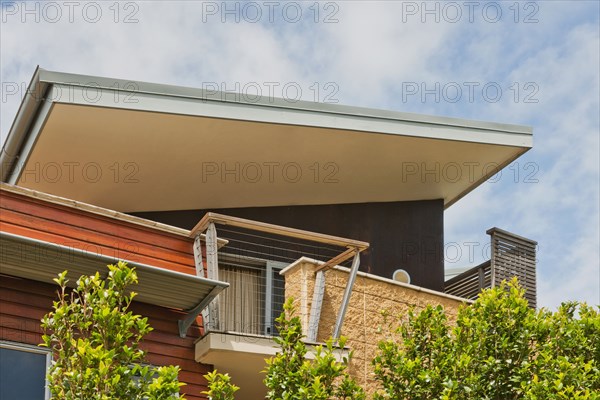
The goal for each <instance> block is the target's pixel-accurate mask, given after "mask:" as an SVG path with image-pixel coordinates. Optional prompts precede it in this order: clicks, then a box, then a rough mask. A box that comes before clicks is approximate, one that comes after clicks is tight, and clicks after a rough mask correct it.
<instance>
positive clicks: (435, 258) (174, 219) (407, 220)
mask: <svg viewBox="0 0 600 400" xmlns="http://www.w3.org/2000/svg"><path fill="white" fill-rule="evenodd" d="M207 211H214V212H219V213H222V214H227V215H232V216H236V217H241V218H247V219H252V220H256V221H262V222H268V223H272V224H278V225H284V226H289V227H293V228H298V229H305V230H309V231H314V232H320V233H327V234H330V235H337V236H342V237H346V238H350V239H357V240H363V241H366V242H369V243H370V244H371V247H370V249H369V250H367V251H366V252H365V253H364V254H363V256H362V257H361V270H363V271H366V272H369V273H373V274H376V275H379V276H383V277H386V278H391V277H392V274H393V272H394V271H395V270H396V269H398V268H402V269H404V270H406V271H408V273H409V274H410V275H411V283H413V284H415V285H418V286H423V287H426V288H430V289H433V290H440V291H441V290H443V288H444V262H443V240H444V233H443V229H444V226H443V224H444V220H443V213H444V205H443V201H442V200H428V201H410V202H391V203H364V204H338V205H316V206H289V207H256V208H234V209H212V210H188V211H167V212H146V213H136V215H137V216H140V217H142V218H147V219H150V220H154V221H158V222H163V223H166V224H169V225H174V226H178V227H181V228H185V229H191V228H192V227H194V225H195V224H196V223H197V222H198V221H199V220H200V218H202V216H203V215H204V214H205V213H206V212H207ZM218 229H219V227H218V226H217V231H218Z"/></svg>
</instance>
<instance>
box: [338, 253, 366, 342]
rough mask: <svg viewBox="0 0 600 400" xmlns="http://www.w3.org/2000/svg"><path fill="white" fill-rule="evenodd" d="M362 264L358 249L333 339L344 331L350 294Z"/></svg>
mask: <svg viewBox="0 0 600 400" xmlns="http://www.w3.org/2000/svg"><path fill="white" fill-rule="evenodd" d="M359 266H360V252H359V251H358V250H357V251H356V253H354V260H352V268H351V269H350V276H349V277H348V283H347V284H346V290H345V291H344V297H343V298H342V304H341V305H340V311H339V312H338V315H337V320H336V321H335V328H334V330H333V339H334V340H337V339H339V338H340V335H341V333H342V325H343V324H344V318H345V317H346V311H348V303H349V302H350V296H351V295H352V288H353V287H354V281H355V280H356V274H357V272H358V267H359Z"/></svg>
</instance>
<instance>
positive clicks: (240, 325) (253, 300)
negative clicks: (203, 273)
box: [219, 265, 265, 335]
mask: <svg viewBox="0 0 600 400" xmlns="http://www.w3.org/2000/svg"><path fill="white" fill-rule="evenodd" d="M219 280H222V281H225V282H228V283H229V288H228V289H227V290H225V291H223V292H222V293H221V294H220V295H219V317H220V328H221V330H223V331H230V332H240V333H249V334H256V335H263V334H264V331H263V329H264V322H263V320H264V312H265V308H264V300H263V298H264V293H265V292H264V278H263V274H262V271H260V270H257V269H252V268H242V267H233V266H226V265H220V266H219Z"/></svg>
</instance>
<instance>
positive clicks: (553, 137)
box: [0, 1, 600, 307]
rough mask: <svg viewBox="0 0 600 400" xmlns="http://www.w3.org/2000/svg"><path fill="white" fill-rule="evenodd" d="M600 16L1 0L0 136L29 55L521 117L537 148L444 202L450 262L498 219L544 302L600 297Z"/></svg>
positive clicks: (510, 6) (153, 74) (113, 72)
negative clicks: (528, 243)
mask: <svg viewBox="0 0 600 400" xmlns="http://www.w3.org/2000/svg"><path fill="white" fill-rule="evenodd" d="M599 14H600V10H599V3H598V2H597V1H564V2H563V1H539V2H533V1H522V2H515V1H506V2H479V1H473V2H461V1H459V2H438V1H430V2H422V1H416V2H412V1H405V2H392V1H369V2H367V1H337V2H314V1H309V2H294V1H289V2H277V1H274V2H262V1H259V2H245V3H242V2H227V3H223V2H221V1H218V2H210V1H209V2H200V1H184V2H161V1H146V2H128V1H122V2H113V1H108V2H104V1H102V2H100V1H98V2H71V3H69V2H61V1H57V2H53V1H51V2H36V1H28V2H7V1H2V16H1V17H2V20H1V28H0V29H1V31H0V68H1V70H0V80H1V82H2V88H1V90H2V93H1V94H2V102H1V107H2V108H1V111H0V135H1V139H2V141H3V140H4V139H5V138H6V135H7V134H8V130H9V128H10V124H11V123H12V120H13V118H14V115H15V112H16V110H17V108H18V105H19V103H20V99H21V96H22V94H23V93H22V89H18V90H17V91H16V92H15V87H18V88H22V87H23V86H24V85H26V84H27V82H28V81H29V79H30V77H31V75H32V73H33V71H34V69H35V66H36V65H38V64H39V65H40V66H42V67H43V68H46V69H52V70H58V71H64V72H74V73H82V74H87V75H102V76H110V77H115V78H123V79H132V80H142V81H150V82H160V83H168V84H178V85H184V86H195V87H211V88H212V87H215V85H216V86H219V87H221V88H225V89H228V90H231V89H236V88H239V89H241V90H242V91H243V90H246V91H247V92H248V93H252V90H257V88H259V89H258V90H261V91H262V93H263V95H267V94H268V93H269V92H268V91H269V88H273V89H272V90H273V94H274V95H275V96H276V97H286V96H288V97H292V96H296V94H295V92H293V91H292V92H288V93H286V92H284V90H283V88H288V89H289V88H292V89H294V90H295V91H296V92H297V91H298V89H299V94H298V95H301V97H302V98H303V99H305V100H318V101H328V102H329V101H331V102H339V103H342V104H349V105H356V106H366V107H374V108H385V109H391V110H396V111H406V112H417V113H425V114H435V115H447V116H453V117H460V118H469V119H477V120H486V121H497V122H504V123H514V124H522V125H529V126H532V127H533V129H534V149H533V150H531V151H530V152H528V153H527V154H526V155H524V156H523V157H521V158H520V159H519V160H518V161H517V162H516V163H513V164H512V165H511V166H510V168H508V169H505V170H504V171H503V173H502V175H501V176H499V177H496V179H494V182H488V183H485V184H484V185H482V186H481V187H479V188H478V189H477V190H475V191H474V192H473V193H471V194H470V195H469V196H467V197H466V198H464V199H462V200H461V201H460V202H458V203H457V204H455V205H454V206H452V207H451V208H450V209H448V210H447V212H446V216H445V231H446V237H445V240H446V243H447V247H446V248H447V250H448V254H446V265H447V267H448V268H454V267H462V266H467V265H475V264H477V263H479V262H481V261H483V260H484V259H485V258H486V257H487V256H488V255H487V254H485V252H484V251H483V250H484V244H485V243H488V241H489V239H488V237H487V235H486V234H485V231H486V230H487V229H488V228H490V227H492V226H498V227H500V228H503V229H506V230H510V231H513V232H516V233H518V234H520V235H522V236H526V237H530V238H533V239H535V240H537V241H538V242H539V252H538V257H539V261H538V276H539V279H538V303H539V304H540V305H542V306H548V307H555V306H556V305H558V304H559V303H560V302H561V301H564V300H586V301H588V302H590V303H595V304H600V267H599V259H600V254H599V247H600V238H599V226H600V213H599V189H600V188H599V186H600V183H599V182H600V176H599V169H600V165H599V164H600V161H599V153H600V140H599V137H600V133H599V132H600V121H599V114H600V98H599V97H600V84H599V71H600V60H599V58H600V55H599V51H600V50H599V49H600V32H599V30H600V28H599V26H600V19H599V18H600V17H599ZM244 88H245V89H244ZM470 89H472V92H470V91H469V90H470ZM459 94H460V96H459ZM472 243H475V244H472ZM457 248H458V249H460V253H461V254H460V255H459V254H457V253H456V249H457ZM470 248H473V249H474V252H473V255H472V257H471V255H470V254H469V249H470Z"/></svg>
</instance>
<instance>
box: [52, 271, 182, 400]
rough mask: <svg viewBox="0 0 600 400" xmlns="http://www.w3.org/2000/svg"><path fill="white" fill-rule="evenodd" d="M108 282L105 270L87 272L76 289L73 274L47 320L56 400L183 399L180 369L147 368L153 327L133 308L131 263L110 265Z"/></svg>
mask: <svg viewBox="0 0 600 400" xmlns="http://www.w3.org/2000/svg"><path fill="white" fill-rule="evenodd" d="M108 268H109V274H108V278H107V279H106V280H104V279H102V278H101V277H100V274H99V273H96V274H95V275H92V276H82V277H81V278H79V279H78V280H77V283H76V287H75V289H73V290H72V291H69V290H68V289H67V282H68V280H67V278H66V275H67V272H66V271H65V272H63V273H61V274H59V275H58V278H56V279H54V281H55V282H56V283H57V284H58V285H59V286H60V291H59V294H58V301H55V302H54V306H53V311H51V312H50V313H48V314H47V315H46V316H44V318H43V319H42V328H43V329H44V332H45V334H44V335H43V341H44V343H43V344H42V346H46V347H48V348H50V349H51V350H52V353H53V362H52V366H51V367H50V370H49V373H48V381H49V387H50V392H51V394H52V398H53V399H59V400H72V399H73V400H74V399H86V400H87V399H95V400H108V399H127V400H129V399H131V400H134V399H140V400H141V399H148V400H167V399H176V398H179V399H182V397H178V395H179V389H180V387H181V386H182V385H183V383H180V382H179V381H178V378H177V377H178V372H179V368H178V367H174V366H168V367H160V368H157V369H155V368H150V367H149V366H144V365H143V362H144V359H145V352H144V351H142V350H141V349H140V348H139V343H140V341H141V340H142V338H143V337H144V336H145V335H146V334H148V333H149V332H150V331H152V328H151V327H150V325H149V324H148V319H147V318H142V317H141V316H139V315H135V314H133V313H132V312H131V311H128V309H129V306H130V305H131V302H132V301H133V298H134V297H135V295H136V293H135V292H129V290H128V289H127V288H128V287H129V286H130V285H133V284H136V283H137V282H138V280H137V275H136V273H135V270H134V269H133V268H130V267H128V266H127V264H126V263H123V262H119V263H118V265H109V266H108Z"/></svg>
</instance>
